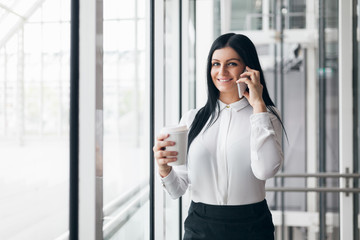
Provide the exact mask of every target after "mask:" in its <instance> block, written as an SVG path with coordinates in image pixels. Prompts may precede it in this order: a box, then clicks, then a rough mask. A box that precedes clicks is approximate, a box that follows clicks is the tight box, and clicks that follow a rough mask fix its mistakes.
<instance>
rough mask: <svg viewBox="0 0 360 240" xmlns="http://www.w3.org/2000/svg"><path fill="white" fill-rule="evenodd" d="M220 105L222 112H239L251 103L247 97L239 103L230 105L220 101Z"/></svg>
mask: <svg viewBox="0 0 360 240" xmlns="http://www.w3.org/2000/svg"><path fill="white" fill-rule="evenodd" d="M218 103H219V106H220V111H222V110H223V109H225V108H231V109H234V110H235V111H237V112H238V111H240V110H241V109H243V108H245V107H247V106H248V105H249V102H248V101H247V99H246V98H245V97H244V98H242V99H240V100H239V101H236V102H233V103H230V104H225V103H223V102H222V101H220V99H218Z"/></svg>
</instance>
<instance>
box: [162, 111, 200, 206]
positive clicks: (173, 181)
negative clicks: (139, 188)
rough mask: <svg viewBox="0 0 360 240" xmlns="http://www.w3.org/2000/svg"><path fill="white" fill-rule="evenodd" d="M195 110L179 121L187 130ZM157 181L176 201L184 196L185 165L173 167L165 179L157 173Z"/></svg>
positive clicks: (187, 181)
mask: <svg viewBox="0 0 360 240" xmlns="http://www.w3.org/2000/svg"><path fill="white" fill-rule="evenodd" d="M196 112H197V111H196V110H194V109H193V110H190V111H188V112H187V113H186V114H185V115H184V116H183V117H182V118H181V120H180V125H187V127H188V129H189V128H190V125H191V123H192V121H193V120H194V118H195V115H196ZM157 175H158V179H159V180H160V182H161V183H162V185H163V187H164V189H165V190H166V191H167V192H168V193H169V195H170V196H171V198H173V199H177V198H179V197H181V196H182V195H184V194H185V192H186V190H187V188H188V185H189V178H188V169H187V164H186V165H181V166H173V167H172V169H171V171H170V173H169V175H167V176H166V177H164V178H163V177H161V176H160V174H159V173H158V174H157Z"/></svg>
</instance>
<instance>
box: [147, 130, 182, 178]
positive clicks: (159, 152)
mask: <svg viewBox="0 0 360 240" xmlns="http://www.w3.org/2000/svg"><path fill="white" fill-rule="evenodd" d="M168 137H169V134H160V135H158V136H157V138H156V144H155V146H154V147H153V152H154V157H155V159H156V162H157V164H158V166H159V173H160V176H161V177H166V176H167V175H169V173H170V171H171V166H169V165H168V163H170V162H175V161H176V160H177V157H176V156H177V155H178V152H176V151H166V150H165V149H166V147H167V146H174V145H175V142H172V141H164V140H165V139H167V138H168Z"/></svg>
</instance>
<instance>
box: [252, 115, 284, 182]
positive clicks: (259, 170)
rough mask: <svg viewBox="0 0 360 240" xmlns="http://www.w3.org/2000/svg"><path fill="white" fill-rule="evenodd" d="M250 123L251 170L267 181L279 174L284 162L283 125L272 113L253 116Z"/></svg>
mask: <svg viewBox="0 0 360 240" xmlns="http://www.w3.org/2000/svg"><path fill="white" fill-rule="evenodd" d="M250 123H251V137H250V139H251V140H250V141H251V168H252V171H253V173H254V175H255V177H256V178H258V179H260V180H266V179H268V178H271V177H273V176H274V175H275V174H276V173H277V171H278V170H279V168H280V166H281V164H282V162H283V158H284V156H283V152H282V148H281V138H282V127H281V123H280V121H279V119H277V117H276V116H275V115H274V114H273V113H271V112H264V113H256V114H252V115H251V117H250Z"/></svg>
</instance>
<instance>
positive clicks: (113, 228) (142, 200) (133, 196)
mask: <svg viewBox="0 0 360 240" xmlns="http://www.w3.org/2000/svg"><path fill="white" fill-rule="evenodd" d="M148 200H149V185H148V181H147V180H146V181H144V182H142V183H140V184H139V185H138V186H136V187H134V188H132V189H130V190H128V191H127V192H125V193H124V194H122V195H121V196H119V197H118V198H116V199H114V200H113V201H111V202H110V203H109V204H107V205H106V206H105V207H104V208H103V215H104V219H103V220H104V225H103V237H104V239H110V238H111V237H112V236H113V235H114V234H115V233H116V232H117V231H119V230H120V229H121V227H122V226H124V224H125V223H126V222H127V221H128V220H129V219H130V218H131V217H132V216H133V215H134V214H135V213H136V212H137V211H138V210H139V209H140V208H141V207H142V206H143V205H144V204H146V203H147V202H148ZM67 239H69V231H67V232H65V233H63V234H62V235H61V236H59V237H57V238H56V239H55V240H67Z"/></svg>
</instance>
